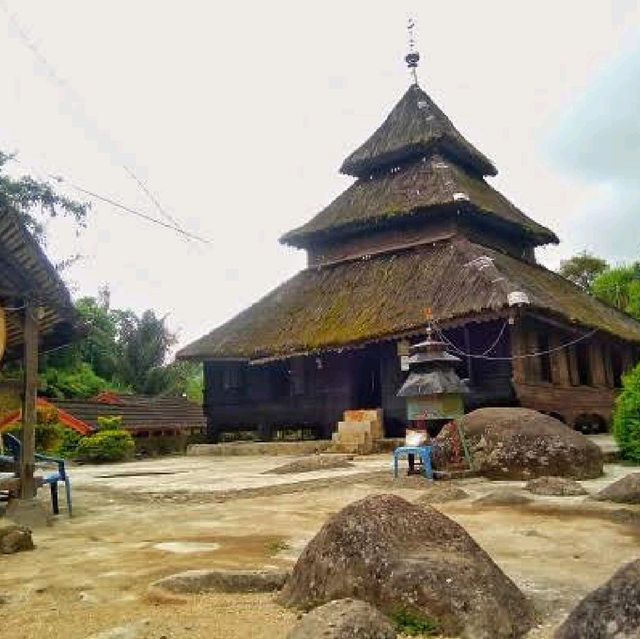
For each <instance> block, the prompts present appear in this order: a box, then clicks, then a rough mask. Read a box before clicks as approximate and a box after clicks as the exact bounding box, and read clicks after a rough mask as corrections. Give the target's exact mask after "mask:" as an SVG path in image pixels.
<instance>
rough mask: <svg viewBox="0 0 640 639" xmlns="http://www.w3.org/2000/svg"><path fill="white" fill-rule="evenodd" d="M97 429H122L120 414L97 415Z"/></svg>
mask: <svg viewBox="0 0 640 639" xmlns="http://www.w3.org/2000/svg"><path fill="white" fill-rule="evenodd" d="M98 430H122V416H121V415H110V416H107V415H104V416H103V417H98Z"/></svg>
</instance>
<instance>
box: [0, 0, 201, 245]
mask: <svg viewBox="0 0 640 639" xmlns="http://www.w3.org/2000/svg"><path fill="white" fill-rule="evenodd" d="M0 8H2V10H3V11H4V12H5V14H6V15H7V18H8V20H9V22H10V24H11V25H12V26H13V28H14V29H15V31H16V33H17V34H18V36H19V38H20V40H21V42H22V43H23V44H24V46H25V47H27V49H29V51H31V53H32V54H33V55H34V56H35V58H36V59H37V60H38V62H40V64H41V65H42V66H43V67H44V69H45V70H46V72H47V75H48V76H49V78H50V79H51V80H52V81H53V82H54V83H55V84H56V85H57V86H58V88H59V89H62V90H63V91H64V92H65V93H67V95H68V96H70V97H71V98H72V100H73V101H75V102H77V103H79V104H84V101H83V100H82V99H81V97H80V95H79V94H78V92H77V91H75V90H74V89H73V87H72V86H71V85H70V84H69V82H68V81H67V80H65V79H64V78H63V77H62V76H61V75H60V74H59V73H58V72H57V71H56V69H55V67H54V66H53V64H51V63H50V62H49V60H48V59H47V58H46V56H45V55H44V54H43V53H42V52H41V51H40V49H39V48H38V47H37V46H36V44H35V43H34V42H33V40H32V39H31V38H30V37H29V35H28V34H27V32H26V31H25V30H24V29H23V28H22V26H21V25H20V23H19V22H18V21H17V20H16V17H15V15H14V14H12V13H11V11H10V10H9V7H8V6H7V3H6V0H0ZM89 122H90V123H91V125H92V127H93V128H97V127H96V125H95V122H91V120H90V119H89ZM94 140H95V132H94ZM109 154H110V155H111V153H109ZM118 162H119V164H120V165H121V166H122V168H123V169H124V171H125V172H126V173H127V174H128V175H129V176H130V177H131V178H132V179H133V180H134V181H135V182H136V184H137V185H138V187H139V188H140V189H141V190H142V191H143V192H144V194H145V195H146V196H147V197H148V198H149V200H150V201H151V202H152V204H153V205H154V206H155V207H156V209H157V210H158V212H159V213H160V214H161V215H162V217H164V218H165V219H167V220H169V222H170V224H164V223H162V222H161V221H160V220H155V218H152V217H151V216H147V215H145V214H143V213H139V212H136V211H132V210H131V209H129V208H128V207H125V206H124V205H120V204H119V203H116V202H113V201H110V200H109V199H108V198H103V197H101V196H99V195H97V194H92V193H89V192H87V194H88V195H91V196H92V197H96V198H97V199H103V200H104V201H108V202H109V203H110V204H112V205H113V206H116V207H118V208H121V209H124V210H128V211H129V212H130V213H133V214H134V215H139V216H140V217H143V218H145V219H147V220H149V221H155V222H156V223H158V224H160V225H161V226H166V228H172V229H173V230H175V231H177V232H178V233H180V234H182V235H183V236H184V237H186V238H188V239H198V240H200V241H203V242H207V240H203V239H202V238H198V237H194V236H192V234H190V233H189V232H187V231H185V230H184V228H183V227H182V226H181V225H180V224H179V223H178V221H177V220H176V219H175V218H174V217H172V216H171V215H170V214H169V213H168V212H167V211H166V209H165V208H164V207H163V206H162V204H161V203H160V201H159V199H158V197H157V196H156V195H154V194H153V193H152V192H151V190H150V189H149V188H148V187H147V186H146V185H145V184H144V182H143V181H142V179H141V178H140V177H138V175H136V173H134V171H133V170H132V169H131V168H130V167H129V166H127V165H126V164H125V163H123V162H122V161H121V160H118ZM71 186H73V185H71ZM74 188H76V187H74ZM78 190H80V191H84V190H83V189H79V188H78Z"/></svg>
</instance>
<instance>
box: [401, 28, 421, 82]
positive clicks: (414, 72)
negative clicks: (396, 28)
mask: <svg viewBox="0 0 640 639" xmlns="http://www.w3.org/2000/svg"><path fill="white" fill-rule="evenodd" d="M415 27H416V23H415V20H414V19H413V18H409V22H408V24H407V30H408V31H409V53H407V55H406V56H405V58H404V59H405V62H406V63H407V66H408V67H409V71H410V73H411V78H412V79H413V83H414V84H415V85H416V86H417V85H418V61H419V60H420V54H419V53H418V52H417V51H416V39H415V34H414V31H413V30H414V29H415Z"/></svg>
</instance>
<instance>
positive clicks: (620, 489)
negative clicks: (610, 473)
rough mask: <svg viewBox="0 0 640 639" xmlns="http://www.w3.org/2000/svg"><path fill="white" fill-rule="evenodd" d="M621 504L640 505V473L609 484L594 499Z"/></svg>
mask: <svg viewBox="0 0 640 639" xmlns="http://www.w3.org/2000/svg"><path fill="white" fill-rule="evenodd" d="M593 498H594V499H599V500H601V501H616V502H618V503H621V504H640V473H631V474H630V475H627V476H626V477H623V478H622V479H618V481H614V482H613V484H609V485H608V486H607V487H606V488H603V489H602V490H601V491H600V492H598V493H597V494H596V495H594V497H593Z"/></svg>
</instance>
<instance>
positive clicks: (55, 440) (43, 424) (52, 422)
mask: <svg viewBox="0 0 640 639" xmlns="http://www.w3.org/2000/svg"><path fill="white" fill-rule="evenodd" d="M58 416H59V414H58V410H57V409H56V408H55V407H54V406H51V407H43V406H38V407H37V408H36V426H35V438H36V451H37V452H39V453H50V452H52V451H55V450H56V448H57V447H58V446H59V445H60V443H61V442H62V440H63V438H64V432H65V431H66V430H67V429H66V428H65V427H64V426H63V425H62V424H60V423H59V422H58ZM9 432H10V433H11V434H12V435H14V436H15V437H17V438H18V439H21V438H22V423H21V422H17V423H16V424H14V426H12V427H11V429H10V430H9Z"/></svg>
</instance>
